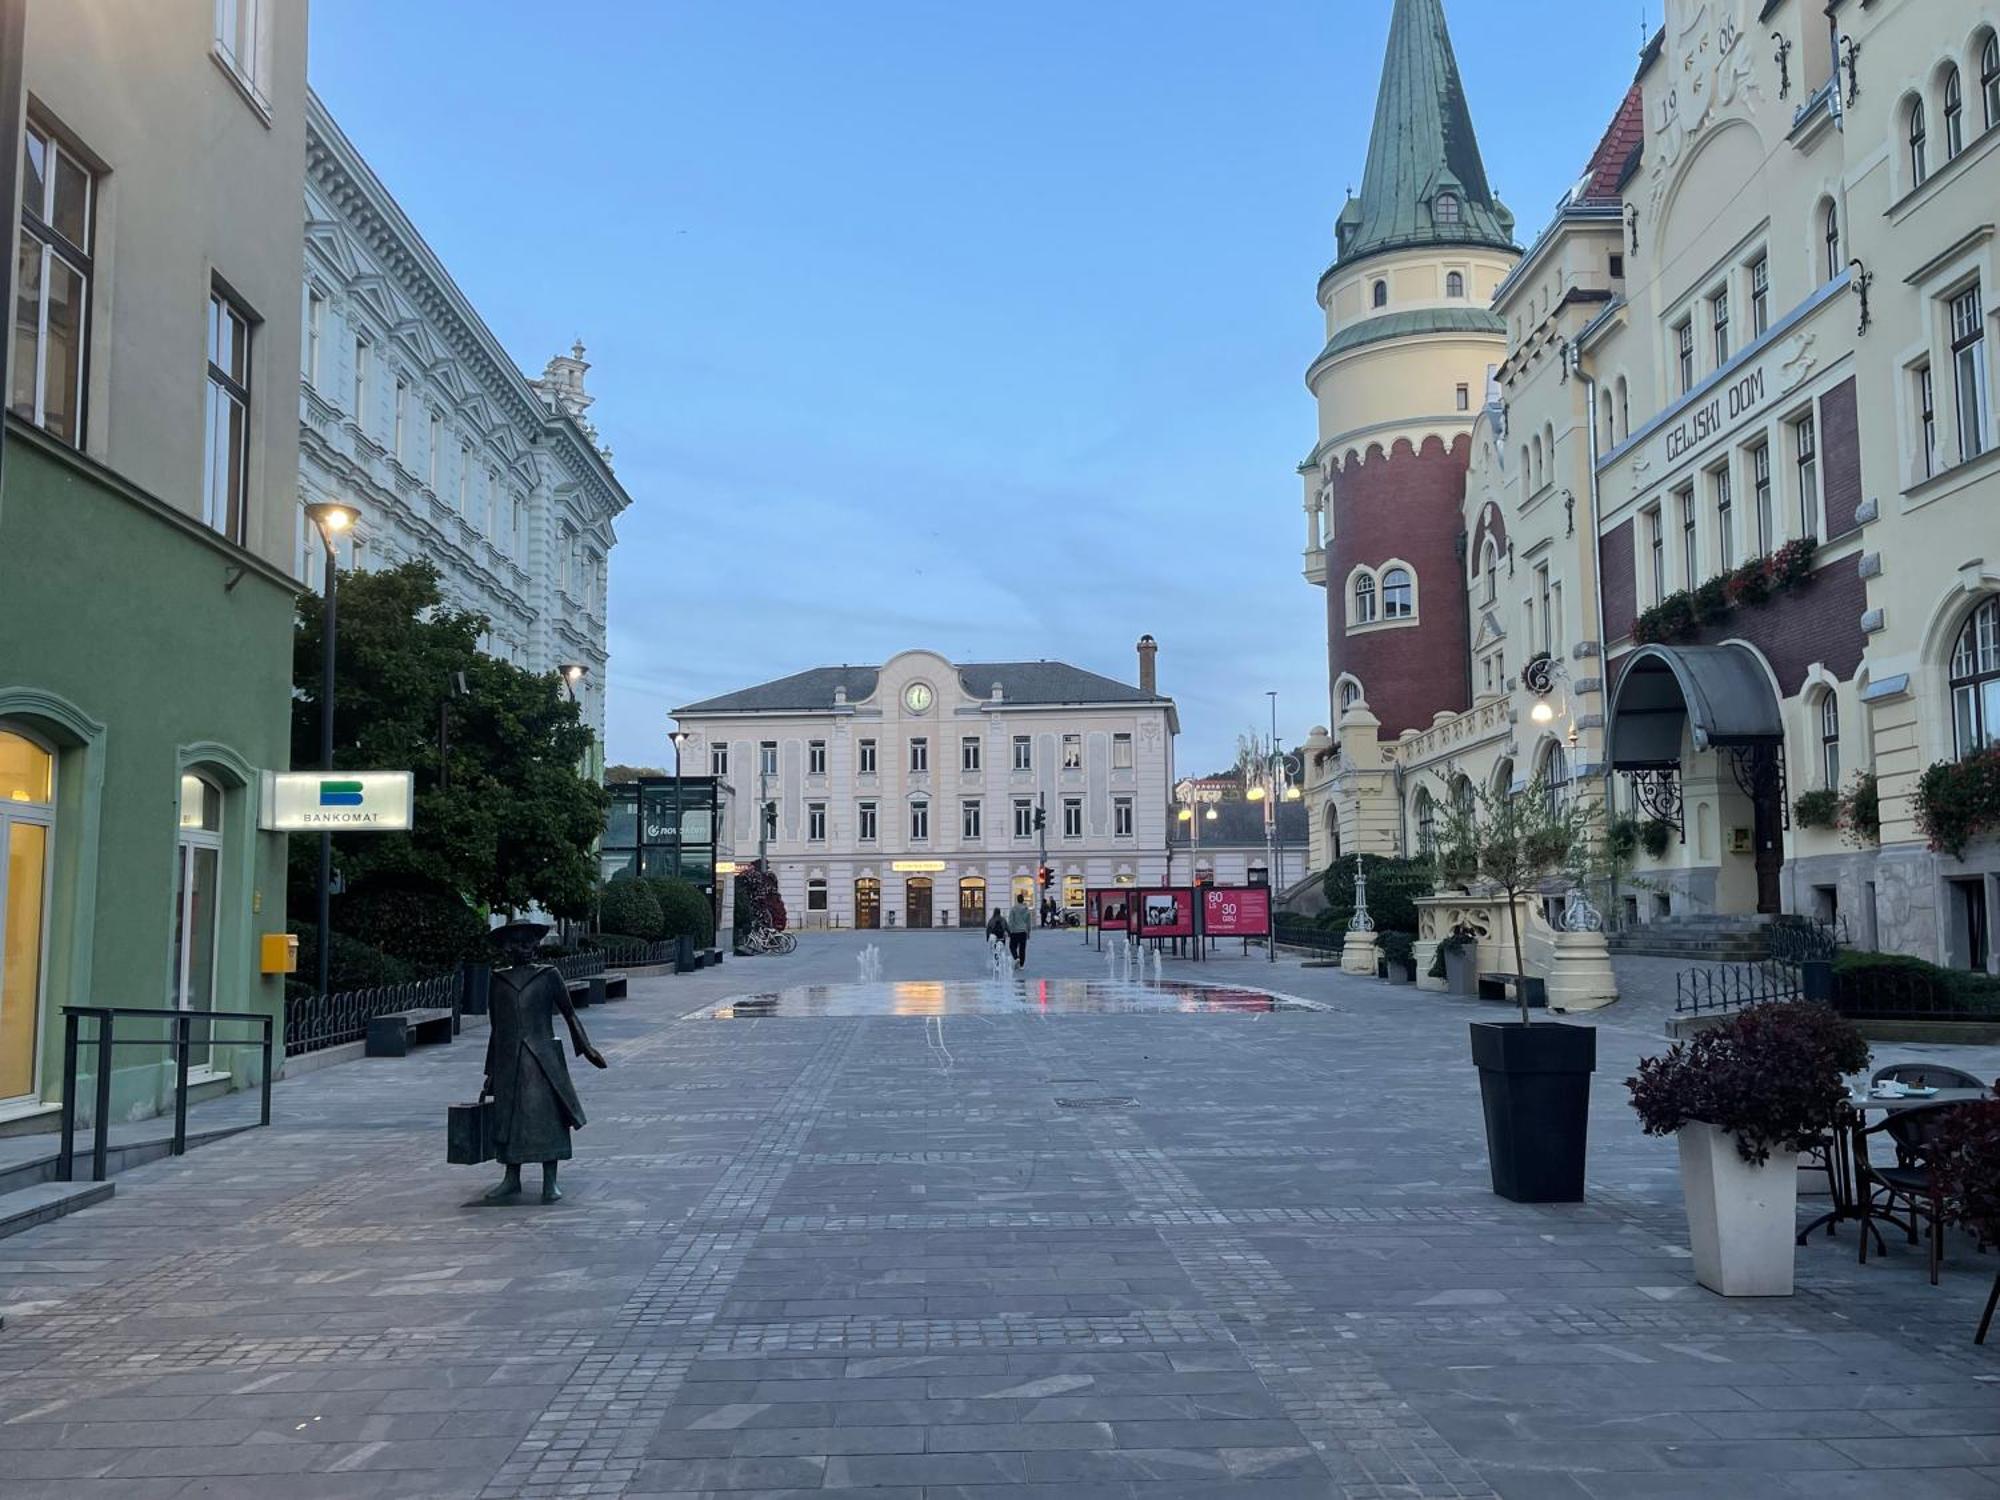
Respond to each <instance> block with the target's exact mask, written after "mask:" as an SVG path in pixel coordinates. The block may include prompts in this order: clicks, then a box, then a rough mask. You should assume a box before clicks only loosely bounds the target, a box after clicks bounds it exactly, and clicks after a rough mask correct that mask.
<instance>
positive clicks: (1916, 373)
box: [1911, 360, 1938, 479]
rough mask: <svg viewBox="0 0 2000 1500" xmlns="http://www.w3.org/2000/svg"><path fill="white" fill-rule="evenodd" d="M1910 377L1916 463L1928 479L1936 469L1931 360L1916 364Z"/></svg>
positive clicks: (1935, 399) (1934, 401)
mask: <svg viewBox="0 0 2000 1500" xmlns="http://www.w3.org/2000/svg"><path fill="white" fill-rule="evenodd" d="M1911 379H1912V382H1913V383H1914V385H1915V387H1916V392H1915V394H1916V403H1917V464H1918V467H1919V473H1920V474H1921V476H1922V477H1923V478H1925V479H1928V478H1930V477H1931V475H1933V474H1935V473H1937V471H1938V445H1937V378H1936V377H1935V376H1934V375H1933V374H1932V373H1931V362H1930V361H1929V360H1925V361H1924V362H1923V363H1922V364H1920V365H1918V366H1917V367H1916V369H1915V370H1913V371H1911Z"/></svg>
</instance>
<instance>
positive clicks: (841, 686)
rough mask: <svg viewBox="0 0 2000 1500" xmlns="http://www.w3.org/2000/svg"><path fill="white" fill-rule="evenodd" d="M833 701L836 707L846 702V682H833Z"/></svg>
mask: <svg viewBox="0 0 2000 1500" xmlns="http://www.w3.org/2000/svg"><path fill="white" fill-rule="evenodd" d="M833 702H834V706H835V707H836V708H838V707H839V706H840V705H842V704H844V703H845V702H847V684H846V683H844V682H836V683H835V684H834V685H833Z"/></svg>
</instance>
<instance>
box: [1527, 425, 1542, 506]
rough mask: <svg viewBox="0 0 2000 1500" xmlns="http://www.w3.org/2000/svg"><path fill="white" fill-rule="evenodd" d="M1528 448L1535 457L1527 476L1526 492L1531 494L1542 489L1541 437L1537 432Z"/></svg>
mask: <svg viewBox="0 0 2000 1500" xmlns="http://www.w3.org/2000/svg"><path fill="white" fill-rule="evenodd" d="M1530 447H1531V451H1532V452H1533V453H1534V455H1535V462H1534V465H1533V467H1532V468H1531V469H1530V471H1529V475H1528V490H1529V493H1531V494H1532V493H1533V492H1534V491H1536V490H1538V489H1540V488H1541V487H1542V435H1541V434H1540V433H1539V432H1538V433H1536V434H1535V441H1534V442H1533V443H1532V444H1531V445H1530Z"/></svg>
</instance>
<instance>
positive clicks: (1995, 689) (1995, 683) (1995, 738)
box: [1951, 597, 2000, 760]
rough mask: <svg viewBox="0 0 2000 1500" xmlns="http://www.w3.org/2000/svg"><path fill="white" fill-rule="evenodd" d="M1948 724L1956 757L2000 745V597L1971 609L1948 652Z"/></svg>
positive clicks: (1961, 757)
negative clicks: (1949, 687)
mask: <svg viewBox="0 0 2000 1500" xmlns="http://www.w3.org/2000/svg"><path fill="white" fill-rule="evenodd" d="M1951 725H1952V738H1953V741H1954V743H1955V745H1956V747H1957V753H1958V757H1959V758H1960V759H1961V760H1963V759H1964V758H1965V757H1966V756H1968V755H1970V754H1972V752H1973V751H1975V750H1983V749H1985V748H1986V747H1987V746H1988V745H1996V744H2000V597H1995V598H1992V599H1988V600H1987V601H1986V602H1985V603H1984V604H1981V605H1980V606H1979V608H1977V609H1975V610H1974V611H1973V612H1972V617H1971V618H1970V619H1968V620H1967V621H1966V622H1965V628H1964V629H1963V630H1961V631H1960V632H1959V633H1958V644H1957V646H1955V647H1954V648H1953V649H1952V653H1951Z"/></svg>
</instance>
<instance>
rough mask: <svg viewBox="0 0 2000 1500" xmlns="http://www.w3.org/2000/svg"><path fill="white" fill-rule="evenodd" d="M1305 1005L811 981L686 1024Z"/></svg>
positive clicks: (1188, 989)
mask: <svg viewBox="0 0 2000 1500" xmlns="http://www.w3.org/2000/svg"><path fill="white" fill-rule="evenodd" d="M1325 1008H1326V1007H1324V1006H1322V1005H1319V1004H1317V1003H1315V1002H1314V1001H1311V1000H1300V999H1297V998H1295V997H1293V996H1289V995H1278V994H1273V993H1272V992H1270V991H1268V990H1256V989H1247V988H1244V987H1242V986H1223V985H1206V984H1181V983H1177V982H1174V981H1163V982H1159V983H1154V984H1137V983H1121V982H1118V981H1107V980H1100V979H1022V980H994V979H986V980H905V981H881V982H874V983H864V984H814V985H802V986H799V987H797V988H794V989H786V990H776V991H772V992H769V993H766V994H761V995H739V996H737V997H736V998H734V999H731V1000H725V1001H723V1002H721V1003H720V1004H717V1005H711V1006H709V1007H708V1008H707V1009H706V1010H700V1011H696V1012H695V1013H694V1015H693V1016H692V1017H690V1019H691V1020H709V1021H745V1020H751V1019H756V1018H761V1017H769V1016H780V1017H783V1016H791V1017H798V1016H998V1015H1032V1014H1046V1015H1091V1016H1109V1015H1171V1014H1176V1013H1178V1014H1185V1015H1214V1014H1229V1013H1239V1014H1244V1015H1269V1014H1271V1013H1272V1012H1274V1011H1316V1010H1324V1009H1325Z"/></svg>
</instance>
